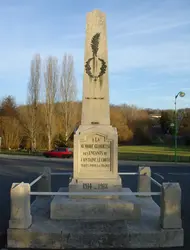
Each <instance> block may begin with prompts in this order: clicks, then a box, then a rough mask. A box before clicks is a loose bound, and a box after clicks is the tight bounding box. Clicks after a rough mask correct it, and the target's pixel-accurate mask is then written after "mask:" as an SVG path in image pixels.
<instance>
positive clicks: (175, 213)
mask: <svg viewBox="0 0 190 250" xmlns="http://www.w3.org/2000/svg"><path fill="white" fill-rule="evenodd" d="M160 224H161V227H162V228H168V229H177V228H181V227H182V220H181V188H180V185H179V183H177V182H173V183H172V182H168V183H162V187H161V203H160Z"/></svg>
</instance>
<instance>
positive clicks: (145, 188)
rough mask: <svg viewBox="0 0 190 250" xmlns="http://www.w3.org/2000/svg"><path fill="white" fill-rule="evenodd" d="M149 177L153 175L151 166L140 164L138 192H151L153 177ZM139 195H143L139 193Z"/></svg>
mask: <svg viewBox="0 0 190 250" xmlns="http://www.w3.org/2000/svg"><path fill="white" fill-rule="evenodd" d="M149 177H151V170H150V167H147V166H139V176H138V188H137V190H138V192H151V179H150V178H149ZM138 196H141V195H140V194H139V195H138ZM147 196H151V195H147Z"/></svg>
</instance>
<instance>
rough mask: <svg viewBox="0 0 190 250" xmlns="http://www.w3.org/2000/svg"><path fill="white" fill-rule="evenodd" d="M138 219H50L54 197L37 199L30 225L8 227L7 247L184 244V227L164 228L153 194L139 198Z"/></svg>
mask: <svg viewBox="0 0 190 250" xmlns="http://www.w3.org/2000/svg"><path fill="white" fill-rule="evenodd" d="M138 200H139V202H140V204H141V212H142V217H141V220H140V222H139V221H128V220H118V221H109V222H105V221H99V222H88V221H87V222H85V221H81V220H51V219H50V217H49V214H50V211H49V205H50V203H51V199H49V198H38V199H37V200H35V202H34V203H33V204H32V209H31V211H32V216H33V223H32V225H31V227H30V228H28V229H25V230H21V229H8V231H7V233H8V235H7V237H8V238H7V242H8V248H11V247H12V248H15V247H16V248H23V247H24V248H36V249H37V248H38V249H40V248H44V249H64V248H113V247H115V248H119V247H121V248H153V247H154V248H160V247H174V246H183V230H182V229H161V228H160V225H159V215H160V210H159V207H158V206H157V205H156V203H155V202H154V201H153V200H152V198H150V197H143V198H138Z"/></svg>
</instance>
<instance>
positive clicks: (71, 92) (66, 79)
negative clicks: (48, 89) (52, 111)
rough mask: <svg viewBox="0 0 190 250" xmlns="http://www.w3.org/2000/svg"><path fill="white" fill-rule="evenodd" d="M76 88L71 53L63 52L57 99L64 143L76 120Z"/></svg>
mask: <svg viewBox="0 0 190 250" xmlns="http://www.w3.org/2000/svg"><path fill="white" fill-rule="evenodd" d="M76 95H77V88H76V80H75V75H74V61H73V57H72V56H71V55H67V54H65V55H64V57H63V61H62V69H61V77H60V86H59V99H60V105H61V116H62V117H63V128H64V129H63V130H64V135H65V144H66V145H67V142H68V139H69V137H70V135H71V134H72V132H73V130H74V128H75V125H76V123H77V121H76V112H77V110H76V109H75V108H74V102H75V101H76Z"/></svg>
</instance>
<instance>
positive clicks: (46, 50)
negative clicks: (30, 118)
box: [0, 0, 190, 109]
mask: <svg viewBox="0 0 190 250" xmlns="http://www.w3.org/2000/svg"><path fill="white" fill-rule="evenodd" d="M93 9H100V10H101V11H103V12H105V13H106V17H107V35H108V53H109V54H108V57H109V85H110V102H111V103H113V104H121V103H127V104H130V105H131V104H134V105H137V106H138V107H142V108H148V107H149V108H163V109H167V108H173V106H174V100H173V99H174V96H175V94H177V93H178V92H179V91H181V90H183V91H185V93H186V96H185V97H184V98H179V99H178V107H180V108H182V107H183V108H186V107H190V0H159V1H158V0H143V1H142V0H112V1H111V0H96V1H89V0H80V1H79V0H30V1H29V0H28V1H26V0H17V1H14V0H12V1H11V0H0V33H1V39H0V58H1V60H0V98H2V97H3V96H5V95H8V94H10V95H13V96H15V97H16V101H17V103H19V104H21V103H25V102H26V93H27V83H28V80H29V74H30V61H31V59H32V57H33V55H34V54H35V53H40V54H41V56H42V58H46V57H47V56H49V55H53V56H57V57H58V59H59V60H61V58H62V56H63V55H64V53H65V52H67V53H71V54H72V55H73V57H74V61H75V73H76V78H77V86H78V99H79V100H81V97H82V81H83V71H84V69H83V68H84V42H85V25H86V23H85V22H86V13H87V12H89V11H92V10H93Z"/></svg>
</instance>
